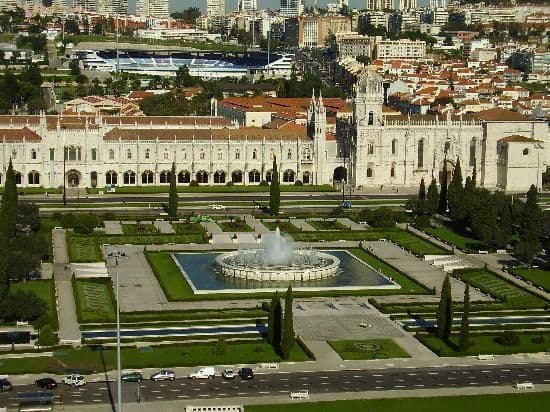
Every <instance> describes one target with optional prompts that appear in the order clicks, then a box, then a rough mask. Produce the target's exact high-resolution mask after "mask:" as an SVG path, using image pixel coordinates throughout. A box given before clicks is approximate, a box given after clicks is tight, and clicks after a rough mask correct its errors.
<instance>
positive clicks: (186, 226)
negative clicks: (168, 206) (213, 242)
mask: <svg viewBox="0 0 550 412" xmlns="http://www.w3.org/2000/svg"><path fill="white" fill-rule="evenodd" d="M172 228H173V229H174V232H176V233H177V234H178V235H187V234H189V233H199V234H204V235H206V229H205V228H204V227H203V226H202V225H201V224H200V223H191V222H185V223H183V222H177V223H176V222H174V223H172Z"/></svg>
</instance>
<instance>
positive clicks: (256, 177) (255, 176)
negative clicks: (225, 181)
mask: <svg viewBox="0 0 550 412" xmlns="http://www.w3.org/2000/svg"><path fill="white" fill-rule="evenodd" d="M261 178H262V175H261V174H260V172H259V171H258V170H256V169H253V170H251V171H250V172H248V182H249V183H260V179H261Z"/></svg>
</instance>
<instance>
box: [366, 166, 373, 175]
mask: <svg viewBox="0 0 550 412" xmlns="http://www.w3.org/2000/svg"><path fill="white" fill-rule="evenodd" d="M372 176H373V172H372V167H367V177H372Z"/></svg>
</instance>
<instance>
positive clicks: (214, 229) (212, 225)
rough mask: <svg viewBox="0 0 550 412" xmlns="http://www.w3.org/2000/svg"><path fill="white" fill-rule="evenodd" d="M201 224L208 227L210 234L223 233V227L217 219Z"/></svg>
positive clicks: (207, 230)
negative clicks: (218, 223)
mask: <svg viewBox="0 0 550 412" xmlns="http://www.w3.org/2000/svg"><path fill="white" fill-rule="evenodd" d="M201 225H202V226H203V227H204V228H205V229H206V232H207V233H208V234H209V235H214V234H220V233H223V230H222V228H221V227H219V226H218V225H217V223H216V222H215V221H211V222H201Z"/></svg>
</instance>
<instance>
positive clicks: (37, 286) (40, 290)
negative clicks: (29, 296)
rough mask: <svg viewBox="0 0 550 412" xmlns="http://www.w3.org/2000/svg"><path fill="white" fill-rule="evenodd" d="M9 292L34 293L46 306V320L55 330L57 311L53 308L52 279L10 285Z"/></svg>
mask: <svg viewBox="0 0 550 412" xmlns="http://www.w3.org/2000/svg"><path fill="white" fill-rule="evenodd" d="M10 289H11V291H13V292H15V291H17V290H24V291H26V292H28V291H30V292H34V293H35V294H36V295H37V296H38V297H39V298H40V299H42V300H43V301H44V302H46V304H47V305H48V319H49V322H50V325H51V326H52V328H53V329H55V330H57V328H58V323H57V309H56V306H55V286H54V283H53V279H42V280H33V281H30V282H17V283H12V284H11V286H10Z"/></svg>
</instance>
